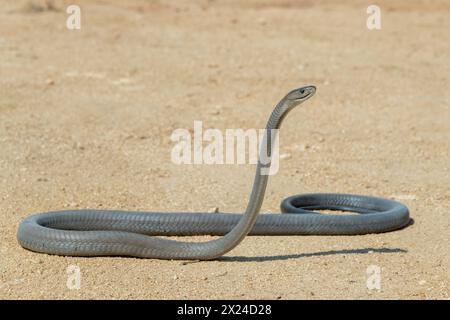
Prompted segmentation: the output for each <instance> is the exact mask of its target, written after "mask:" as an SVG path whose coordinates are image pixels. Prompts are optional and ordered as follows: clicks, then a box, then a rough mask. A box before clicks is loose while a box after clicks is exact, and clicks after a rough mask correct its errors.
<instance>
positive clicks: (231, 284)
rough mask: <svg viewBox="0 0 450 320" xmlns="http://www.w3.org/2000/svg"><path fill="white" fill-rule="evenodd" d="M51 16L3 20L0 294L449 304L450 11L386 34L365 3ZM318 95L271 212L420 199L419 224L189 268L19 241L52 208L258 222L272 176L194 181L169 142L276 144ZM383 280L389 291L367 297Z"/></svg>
mask: <svg viewBox="0 0 450 320" xmlns="http://www.w3.org/2000/svg"><path fill="white" fill-rule="evenodd" d="M42 3H44V2H43V1H41V2H38V1H34V2H27V1H7V2H6V1H5V2H3V3H2V6H1V9H0V203H1V205H0V217H1V219H0V236H1V239H0V297H1V298H4V299H11V298H32V299H48V298H58V299H60V298H88V299H96V298H150V299H160V298H163V299H167V298H181V299H184V298H206V299H210V298H232V299H234V298H244V299H247V298H257V299H259V298H267V299H290V298H292V299H323V298H326V299H328V298H343V299H363V298H369V299H383V298H394V299H397V298H399V299H405V298H413V299H428V298H430V299H435V298H444V299H448V298H449V291H450V273H449V272H450V271H449V270H450V261H449V234H450V233H449V220H450V219H449V208H450V205H449V203H450V201H449V200H450V172H449V168H450V167H449V165H450V163H449V156H450V153H449V150H450V94H449V89H450V78H449V75H450V56H449V53H450V32H449V30H450V20H449V19H448V17H449V14H450V4H449V3H448V2H447V1H444V0H443V1H431V2H428V1H406V0H404V1H395V2H394V3H391V1H378V2H377V4H378V5H379V6H380V7H381V10H382V29H381V30H379V31H369V30H368V29H367V28H366V18H367V16H368V15H367V13H366V8H367V6H368V5H369V4H371V2H366V1H343V2H342V3H341V4H340V5H337V4H335V2H334V1H290V0H289V1H288V0H282V1H274V0H273V1H272V0H271V1H268V0H267V1H255V0H252V1H245V2H239V1H200V2H196V3H190V2H187V1H186V2H184V1H177V2H169V1H168V2H163V1H143V0H142V1H138V0H134V1H118V0H117V1H116V0H103V1H70V3H77V4H79V5H80V6H81V10H82V28H81V30H68V29H67V28H66V25H65V22H66V18H67V14H66V13H65V8H66V7H67V5H68V4H69V2H62V1H55V7H56V10H53V9H52V10H48V8H46V7H44V6H43V5H42ZM425 3H427V5H425ZM31 4H33V5H31ZM50 9H51V8H50ZM305 84H314V85H316V86H317V87H318V92H317V94H316V96H315V97H314V98H313V99H312V100H310V101H308V103H305V104H304V105H303V106H302V107H301V108H300V109H298V110H296V111H295V112H293V113H292V114H290V116H289V118H288V120H287V121H286V122H285V124H284V127H283V129H282V133H281V147H280V148H281V152H282V153H288V154H289V155H290V157H287V158H285V159H283V160H282V162H281V167H280V171H279V173H278V174H277V175H275V176H273V177H272V178H271V180H270V183H269V187H268V192H267V196H266V199H265V202H264V205H263V211H264V212H277V211H278V206H279V202H280V200H281V199H282V198H283V197H286V196H289V195H291V194H295V193H306V192H346V193H360V194H369V195H378V196H384V197H389V198H396V199H399V200H400V201H402V202H404V203H405V204H406V205H408V207H409V208H410V211H411V216H412V217H413V219H414V221H415V223H414V224H413V225H412V226H410V227H408V228H406V229H403V230H400V231H396V232H391V233H385V234H376V235H365V236H352V237H350V236H339V237H331V236H330V237H328V236H320V237H319V236H289V237H247V238H246V239H245V240H244V241H243V243H241V244H240V245H239V246H238V247H237V248H235V249H234V250H233V251H231V252H230V253H229V254H227V255H226V259H222V260H219V261H211V262H201V263H188V264H186V263H183V262H180V261H159V260H145V259H134V258H120V257H105V258H74V257H59V256H49V255H45V254H36V253H33V252H29V251H27V250H24V249H22V248H21V247H20V246H19V245H18V244H17V242H16V238H15V234H16V230H17V226H18V224H19V222H20V221H21V219H23V218H24V217H26V216H27V215H29V214H30V213H35V212H42V211H48V210H56V209H63V208H116V209H130V210H161V211H206V210H210V209H211V208H213V207H219V208H220V210H221V211H228V212H233V211H236V212H240V211H242V210H243V208H245V205H246V201H247V196H248V193H249V190H250V187H251V183H252V178H253V172H254V166H252V165H222V166H220V165H215V166H213V165H196V166H194V165H181V166H177V165H175V164H173V163H172V162H171V161H170V151H171V148H172V147H173V142H171V141H170V134H171V132H172V131H173V130H174V129H176V128H187V129H190V128H193V122H194V120H201V121H203V123H204V124H203V125H204V127H205V128H219V129H225V128H261V127H263V126H264V124H265V121H266V118H267V116H268V115H269V113H270V111H271V108H272V106H273V104H274V103H276V102H277V101H278V100H279V99H280V98H281V97H282V96H283V95H284V94H285V93H286V92H287V91H289V90H290V89H292V88H295V87H298V86H301V85H305ZM219 214H220V213H219ZM198 238H200V239H204V240H206V239H208V238H209V237H198ZM69 265H77V266H79V267H80V270H81V288H80V289H79V290H69V289H68V288H67V286H66V282H67V274H66V269H67V267H68V266H69ZM371 265H374V266H378V267H379V268H381V290H370V289H368V288H367V286H366V281H367V278H368V276H367V274H366V270H367V268H368V267H369V266H371Z"/></svg>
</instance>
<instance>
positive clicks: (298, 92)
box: [285, 86, 316, 105]
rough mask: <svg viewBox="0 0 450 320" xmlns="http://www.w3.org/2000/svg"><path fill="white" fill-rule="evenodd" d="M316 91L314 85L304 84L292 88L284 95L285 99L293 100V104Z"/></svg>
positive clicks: (305, 98)
mask: <svg viewBox="0 0 450 320" xmlns="http://www.w3.org/2000/svg"><path fill="white" fill-rule="evenodd" d="M315 92H316V87H315V86H306V87H301V88H298V89H294V90H292V91H291V92H289V93H288V94H287V95H286V98H285V99H286V100H288V101H290V102H291V103H292V102H293V103H294V104H295V105H297V104H298V103H300V102H302V101H305V100H307V99H309V98H310V97H312V96H313V95H314V93H315Z"/></svg>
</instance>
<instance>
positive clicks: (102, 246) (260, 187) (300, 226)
mask: <svg viewBox="0 0 450 320" xmlns="http://www.w3.org/2000/svg"><path fill="white" fill-rule="evenodd" d="M315 91H316V88H315V87H314V86H306V87H302V88H299V89H295V90H293V91H291V92H289V93H288V94H287V95H286V96H285V97H284V98H283V99H282V100H281V101H280V102H279V103H278V104H277V106H276V107H275V109H274V110H273V112H272V114H271V116H270V118H269V120H268V122H267V126H266V130H265V136H264V139H263V143H262V145H261V150H260V155H261V154H263V153H265V154H267V155H268V159H269V161H264V163H263V162H262V161H261V156H260V160H259V161H258V165H257V168H256V174H255V179H254V182H253V187H252V191H251V194H250V198H249V201H248V205H247V208H246V210H245V212H244V214H233V213H220V214H207V213H164V212H129V211H113V210H65V211H55V212H47V213H41V214H36V215H32V216H29V217H27V218H25V219H24V220H23V221H22V222H21V224H20V226H19V229H18V232H17V239H18V241H19V243H20V245H22V246H23V247H24V248H26V249H29V250H32V251H36V252H43V253H48V254H57V255H67V256H110V255H114V256H117V255H120V256H135V257H142V258H157V259H195V260H209V259H215V258H218V257H220V256H222V255H224V254H225V253H227V252H228V251H230V250H232V249H233V248H234V247H235V246H237V245H238V244H239V243H240V242H241V241H242V240H243V239H244V238H245V236H247V235H248V234H251V235H300V234H307V235H353V234H366V233H377V232H386V231H391V230H395V229H399V228H402V227H404V226H406V225H407V224H408V223H409V212H408V208H407V207H406V206H404V205H403V204H401V203H399V202H396V201H392V200H388V199H383V198H376V197H369V196H361V195H350V194H304V195H296V196H292V197H289V198H287V199H285V200H284V201H283V202H282V204H281V211H282V212H283V214H262V215H259V216H258V214H259V212H260V209H261V205H262V202H263V199H264V193H265V189H266V186H267V181H268V175H267V174H263V171H264V170H266V169H269V168H270V165H271V161H270V160H271V154H272V145H271V141H273V138H274V136H272V135H276V134H277V130H274V129H278V128H280V125H281V123H282V121H283V119H284V117H285V116H286V115H287V114H288V112H289V111H290V110H292V109H293V108H294V107H295V106H297V105H299V104H300V103H301V102H303V101H305V100H307V99H309V98H310V97H311V96H312V95H313V94H314V93H315ZM318 209H319V210H320V209H328V210H342V211H353V212H356V213H360V214H357V215H334V214H318V213H317V212H314V211H313V210H318ZM202 234H209V235H220V236H222V237H220V238H217V239H214V240H210V241H206V242H184V241H177V240H171V239H166V238H159V237H157V236H161V235H165V236H189V235H202Z"/></svg>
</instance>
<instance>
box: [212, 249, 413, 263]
mask: <svg viewBox="0 0 450 320" xmlns="http://www.w3.org/2000/svg"><path fill="white" fill-rule="evenodd" d="M406 252H408V250H405V249H400V248H363V249H343V250H329V251H321V252H311V253H299V254H287V255H276V256H263V257H235V256H226V257H220V258H219V259H218V260H219V261H223V262H264V261H280V260H290V259H301V258H309V257H324V256H334V255H344V254H370V253H406Z"/></svg>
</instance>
